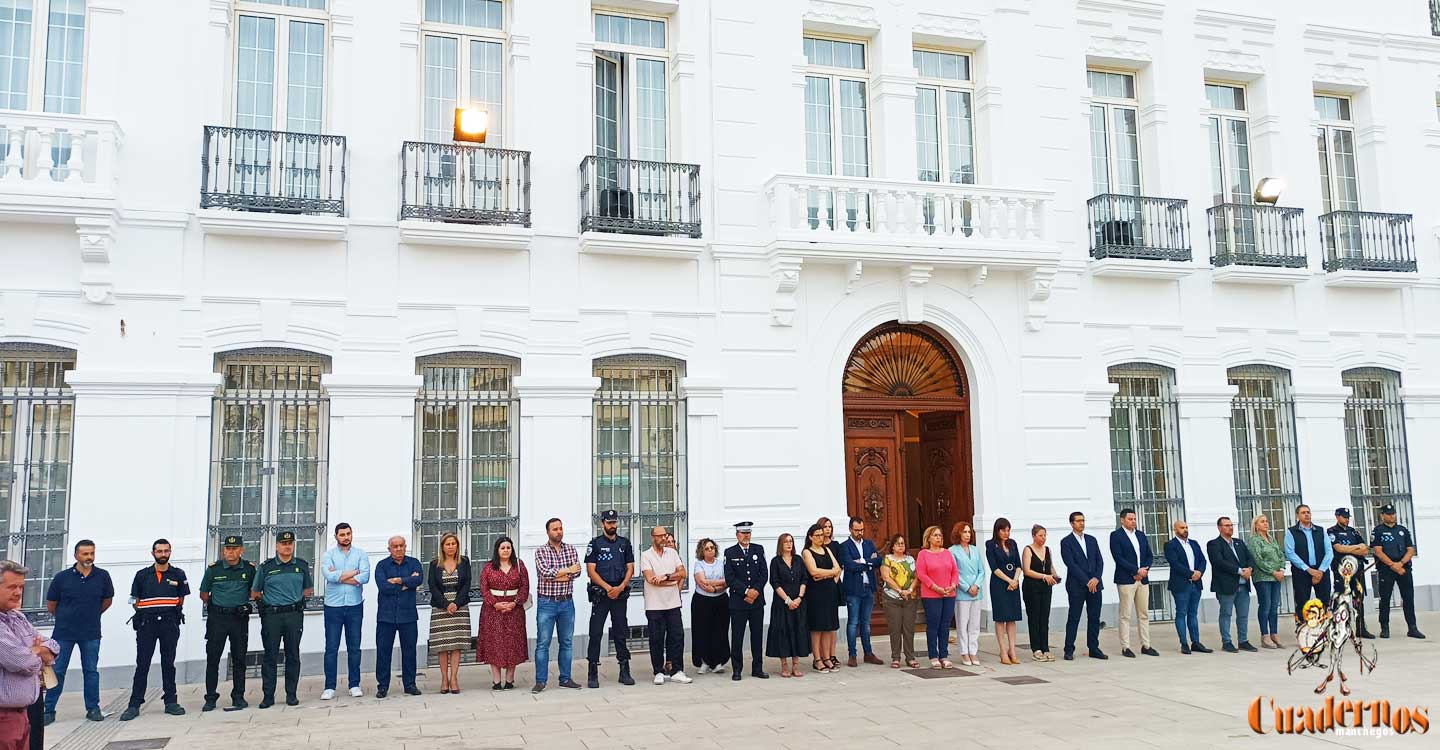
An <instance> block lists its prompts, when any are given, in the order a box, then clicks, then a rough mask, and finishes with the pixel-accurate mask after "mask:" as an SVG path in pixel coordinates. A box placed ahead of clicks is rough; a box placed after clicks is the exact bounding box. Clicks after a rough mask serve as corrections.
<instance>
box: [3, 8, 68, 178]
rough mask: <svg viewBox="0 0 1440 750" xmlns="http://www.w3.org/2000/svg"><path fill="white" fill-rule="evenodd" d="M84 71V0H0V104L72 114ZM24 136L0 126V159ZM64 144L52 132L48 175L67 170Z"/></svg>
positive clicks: (63, 174)
mask: <svg viewBox="0 0 1440 750" xmlns="http://www.w3.org/2000/svg"><path fill="white" fill-rule="evenodd" d="M84 72H85V0H0V109H13V110H32V111H41V112H54V113H57V114H66V115H78V114H80V113H81V85H82V83H83V81H84ZM24 137H25V136H24V135H23V132H22V133H11V132H10V131H9V130H8V129H7V128H5V127H0V162H3V161H5V160H6V159H7V158H8V157H9V156H10V149H12V148H20V149H24V148H26V146H25V145H24V144H22V143H12V141H18V140H20V139H23V138H24ZM70 144H71V140H70V136H69V134H68V133H64V132H59V133H56V134H55V135H54V136H53V140H52V141H51V143H50V157H51V161H52V162H53V163H55V164H56V165H60V166H56V167H55V168H53V169H52V170H51V177H52V178H53V179H57V180H63V179H65V178H66V176H67V174H68V169H67V168H66V167H65V166H63V165H65V164H68V163H69V161H70Z"/></svg>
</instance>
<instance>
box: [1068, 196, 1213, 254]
mask: <svg viewBox="0 0 1440 750" xmlns="http://www.w3.org/2000/svg"><path fill="white" fill-rule="evenodd" d="M1185 205H1186V204H1185V201H1184V200H1182V199H1179V198H1151V197H1148V196H1143V195H1121V194H1118V193H1105V194H1103V195H1097V196H1095V197H1094V198H1091V199H1090V200H1089V201H1087V202H1086V208H1087V209H1088V214H1089V220H1090V257H1092V258H1095V259H1096V260H1100V259H1103V258H1131V259H1135V260H1190V221H1189V219H1188V217H1187V215H1186V214H1187V212H1186V208H1185Z"/></svg>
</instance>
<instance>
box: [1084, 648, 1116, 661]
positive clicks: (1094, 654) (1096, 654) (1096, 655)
mask: <svg viewBox="0 0 1440 750" xmlns="http://www.w3.org/2000/svg"><path fill="white" fill-rule="evenodd" d="M1086 656H1089V657H1090V658H1091V659H1109V658H1110V657H1108V656H1106V655H1105V652H1104V651H1101V650H1100V649H1098V648H1096V649H1091V650H1090V652H1089V653H1087V654H1086Z"/></svg>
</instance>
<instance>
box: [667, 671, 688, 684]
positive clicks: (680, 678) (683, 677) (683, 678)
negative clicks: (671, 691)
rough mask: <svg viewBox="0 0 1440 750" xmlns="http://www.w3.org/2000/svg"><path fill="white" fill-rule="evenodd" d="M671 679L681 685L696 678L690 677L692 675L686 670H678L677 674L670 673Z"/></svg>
mask: <svg viewBox="0 0 1440 750" xmlns="http://www.w3.org/2000/svg"><path fill="white" fill-rule="evenodd" d="M670 680H671V681H672V682H678V683H680V684H681V685H689V684H690V683H692V682H694V680H692V679H690V675H687V674H685V673H684V672H676V673H675V674H672V675H670Z"/></svg>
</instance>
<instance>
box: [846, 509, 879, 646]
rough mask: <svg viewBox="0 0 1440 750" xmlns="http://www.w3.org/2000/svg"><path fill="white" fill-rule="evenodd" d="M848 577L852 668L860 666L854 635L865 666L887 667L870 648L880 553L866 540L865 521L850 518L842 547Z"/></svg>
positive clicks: (847, 608) (847, 629) (849, 635)
mask: <svg viewBox="0 0 1440 750" xmlns="http://www.w3.org/2000/svg"><path fill="white" fill-rule="evenodd" d="M840 556H841V557H843V558H844V559H843V560H841V561H840V562H841V563H843V564H844V568H845V577H844V578H843V579H842V580H841V586H842V588H843V589H844V590H845V610H846V617H845V638H846V643H848V644H849V645H850V662H849V663H850V666H852V667H855V666H859V663H858V660H857V658H856V653H855V636H857V635H858V636H860V645H861V646H862V647H863V648H864V650H865V663H866V664H884V663H885V662H882V661H880V657H878V656H876V655H875V650H874V649H873V648H871V647H870V615H871V614H872V613H873V612H874V611H875V571H876V570H877V569H879V567H880V551H879V550H877V549H876V548H875V543H874V542H872V541H870V540H869V539H866V538H865V519H863V518H861V517H859V516H850V538H849V539H846V540H845V541H844V542H842V543H841V544H840Z"/></svg>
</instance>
